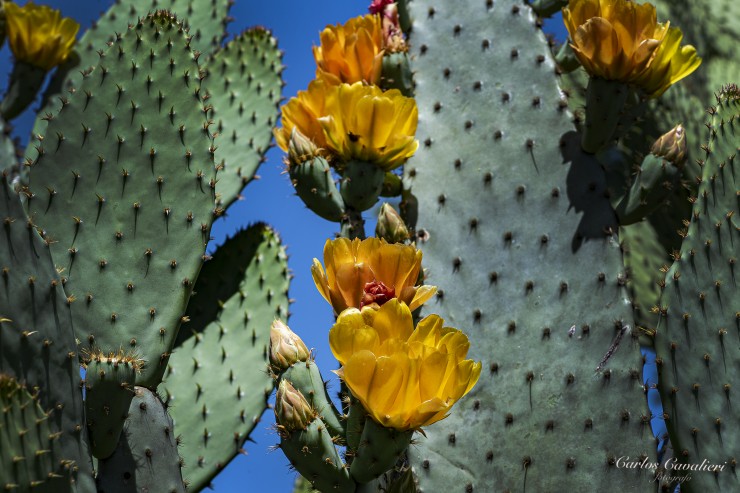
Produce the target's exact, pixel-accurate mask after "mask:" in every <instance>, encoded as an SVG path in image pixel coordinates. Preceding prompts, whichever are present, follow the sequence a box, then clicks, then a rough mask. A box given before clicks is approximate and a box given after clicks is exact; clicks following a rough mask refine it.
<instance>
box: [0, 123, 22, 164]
mask: <svg viewBox="0 0 740 493" xmlns="http://www.w3.org/2000/svg"><path fill="white" fill-rule="evenodd" d="M5 125H6V124H5V121H3V119H2V118H0V172H2V171H3V170H8V171H12V169H13V168H15V167H17V166H18V157H17V156H16V152H15V144H14V143H13V139H12V138H11V137H10V132H9V131H6V130H5Z"/></svg>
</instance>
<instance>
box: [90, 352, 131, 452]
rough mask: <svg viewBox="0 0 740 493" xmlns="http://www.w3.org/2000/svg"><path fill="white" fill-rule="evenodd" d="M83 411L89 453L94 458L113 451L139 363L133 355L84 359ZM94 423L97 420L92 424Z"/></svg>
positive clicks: (124, 417) (100, 354)
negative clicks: (84, 411)
mask: <svg viewBox="0 0 740 493" xmlns="http://www.w3.org/2000/svg"><path fill="white" fill-rule="evenodd" d="M85 359H86V360H88V363H87V364H86V365H85V366H86V369H87V372H86V373H85V390H86V392H85V409H86V410H87V416H89V419H88V427H89V429H90V434H89V435H90V450H91V451H92V454H93V455H94V456H95V457H96V458H98V459H105V458H107V457H109V456H110V455H111V454H112V453H113V451H114V450H115V449H116V445H117V444H118V437H119V436H120V435H121V430H122V429H123V425H124V422H125V421H126V417H127V416H128V409H129V406H130V405H131V400H132V399H133V398H134V382H135V381H136V373H137V372H138V371H139V365H140V364H141V363H140V361H139V360H138V359H137V358H136V355H135V354H126V353H124V352H123V351H118V352H117V353H111V354H102V353H99V352H95V353H92V354H88V355H86V357H85ZM95 420H97V421H95Z"/></svg>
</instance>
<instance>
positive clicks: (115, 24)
mask: <svg viewBox="0 0 740 493" xmlns="http://www.w3.org/2000/svg"><path fill="white" fill-rule="evenodd" d="M232 4H233V0H115V3H114V4H113V5H112V6H111V7H110V8H109V9H108V11H107V12H106V13H105V14H103V16H102V17H101V18H100V19H99V20H98V21H97V22H96V23H95V24H93V26H92V27H90V29H88V30H87V31H85V33H84V34H83V35H82V38H81V39H80V40H79V42H78V43H77V46H76V50H75V51H74V52H73V55H72V56H71V57H70V59H69V60H68V61H67V62H66V63H65V64H63V65H62V66H60V69H59V70H57V71H56V72H55V73H54V75H53V76H52V78H51V82H50V83H49V86H48V87H47V90H46V92H45V94H44V96H43V99H42V109H41V111H39V114H38V117H37V118H36V122H35V123H34V128H33V135H34V136H36V135H39V134H41V135H43V134H44V133H45V129H46V120H45V116H46V115H47V114H49V113H52V114H53V113H56V112H57V111H59V107H60V102H59V99H60V97H62V98H65V97H69V94H70V93H71V92H73V91H74V90H75V88H79V85H80V84H81V83H82V80H83V75H84V74H87V73H89V72H90V70H92V69H93V67H95V66H96V65H97V64H98V63H99V61H100V54H101V53H104V52H105V50H106V49H107V45H108V44H109V43H111V42H113V41H114V40H115V39H116V37H117V36H118V35H119V34H120V33H124V32H126V30H127V29H128V26H130V25H136V23H137V22H138V21H139V20H140V19H143V18H145V17H146V16H147V15H148V14H149V13H150V12H155V11H157V10H160V9H166V10H168V11H169V12H171V13H172V14H173V15H175V16H177V17H178V18H179V19H180V21H181V22H182V24H183V26H184V27H185V28H186V29H188V33H187V34H188V35H189V36H190V37H192V40H191V46H192V48H193V51H196V52H198V53H205V54H210V53H212V52H213V51H215V50H216V49H217V48H218V47H219V46H220V45H221V42H222V40H223V39H224V38H225V37H226V26H227V24H228V23H229V21H230V20H231V18H230V17H229V9H230V8H231V5H232ZM26 155H27V156H31V157H33V142H32V143H31V145H30V146H29V148H28V149H27V151H26Z"/></svg>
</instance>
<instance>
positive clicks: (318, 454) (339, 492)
mask: <svg viewBox="0 0 740 493" xmlns="http://www.w3.org/2000/svg"><path fill="white" fill-rule="evenodd" d="M281 435H282V436H281V437H280V448H281V449H282V451H283V453H285V456H286V457H287V458H288V460H290V463H291V464H292V465H293V467H295V469H296V470H297V471H298V472H299V473H300V474H301V475H302V476H303V477H304V478H306V479H307V480H308V481H309V482H310V483H311V485H312V486H313V487H314V488H316V489H317V490H319V491H322V492H324V491H330V492H336V493H354V492H355V482H354V481H352V479H350V477H349V472H348V471H347V468H346V467H345V465H344V462H343V461H342V459H341V457H339V452H337V448H336V447H335V446H334V442H333V441H332V437H331V434H330V433H329V432H328V431H327V429H326V426H324V423H323V421H321V418H318V417H317V418H316V419H314V420H313V421H311V423H309V425H308V428H306V429H305V430H297V431H293V432H290V433H288V432H282V434H281Z"/></svg>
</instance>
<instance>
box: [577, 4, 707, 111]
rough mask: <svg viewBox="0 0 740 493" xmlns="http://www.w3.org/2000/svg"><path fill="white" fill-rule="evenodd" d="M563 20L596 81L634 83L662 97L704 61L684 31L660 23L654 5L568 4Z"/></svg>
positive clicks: (582, 60) (585, 65) (581, 58)
mask: <svg viewBox="0 0 740 493" xmlns="http://www.w3.org/2000/svg"><path fill="white" fill-rule="evenodd" d="M563 21H564V22H565V27H566V28H567V29H568V33H569V34H570V39H571V46H572V47H573V50H574V51H575V54H576V57H578V60H579V61H580V62H581V65H583V67H584V68H585V69H586V71H587V72H588V73H589V74H590V75H591V76H592V77H601V78H603V79H607V80H617V81H621V82H625V83H633V84H635V85H637V86H639V87H641V88H642V89H643V90H644V91H645V92H646V93H647V94H648V95H649V96H650V97H657V96H659V95H660V94H662V93H663V92H664V91H665V90H666V89H667V88H668V87H669V86H670V85H671V84H673V83H675V82H677V81H678V80H680V79H682V78H684V77H686V76H687V75H689V74H690V73H691V72H693V71H694V70H695V69H696V68H697V67H698V66H699V63H701V59H699V58H698V57H697V56H696V50H695V49H694V47H693V46H684V47H682V48H681V49H680V50H679V44H680V42H681V37H682V35H681V31H680V30H679V29H676V28H670V27H669V26H670V23H664V24H663V23H659V22H658V21H657V15H656V12H655V7H654V6H653V5H651V4H649V3H646V4H638V3H635V2H632V1H629V0H570V2H569V4H568V6H567V7H565V8H564V9H563Z"/></svg>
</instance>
